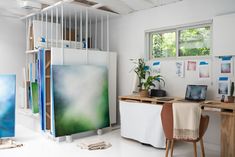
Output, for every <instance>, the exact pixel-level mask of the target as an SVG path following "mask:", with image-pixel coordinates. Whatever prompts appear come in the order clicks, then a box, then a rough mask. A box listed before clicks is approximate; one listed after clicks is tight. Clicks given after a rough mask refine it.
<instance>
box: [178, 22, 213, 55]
mask: <svg viewBox="0 0 235 157" xmlns="http://www.w3.org/2000/svg"><path fill="white" fill-rule="evenodd" d="M179 33H180V35H179V56H205V55H210V45H211V43H210V42H211V33H210V27H209V26H207V27H201V28H190V29H186V30H182V31H179Z"/></svg>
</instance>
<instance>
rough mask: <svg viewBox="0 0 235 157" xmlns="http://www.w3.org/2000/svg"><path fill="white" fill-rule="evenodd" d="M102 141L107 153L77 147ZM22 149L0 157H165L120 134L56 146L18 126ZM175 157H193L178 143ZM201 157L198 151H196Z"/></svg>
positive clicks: (211, 156)
mask: <svg viewBox="0 0 235 157" xmlns="http://www.w3.org/2000/svg"><path fill="white" fill-rule="evenodd" d="M97 139H101V140H105V141H107V142H109V143H111V144H112V147H111V148H108V149H106V150H95V151H89V150H84V149H80V148H79V147H78V146H77V144H78V143H80V142H81V141H84V140H97ZM15 140H16V141H17V142H18V143H22V144H24V146H23V147H20V148H13V149H6V150H0V157H49V156H51V157H164V156H165V150H164V149H156V148H154V147H151V146H146V145H142V144H140V143H139V142H136V141H133V140H128V139H125V138H122V137H121V136H120V130H115V131H112V132H108V133H105V134H103V135H100V136H98V135H95V136H91V137H86V138H82V139H78V140H75V141H73V142H72V143H66V142H62V143H57V142H55V141H52V140H50V139H47V138H46V137H45V136H43V135H42V134H40V133H36V132H33V131H31V130H29V129H27V128H25V127H23V126H21V125H17V127H16V138H15ZM174 150H175V151H174V157H193V146H192V144H188V143H182V142H180V143H179V142H178V143H176V146H175V149H174ZM198 156H200V147H198ZM206 157H219V153H218V152H215V151H210V150H208V149H206Z"/></svg>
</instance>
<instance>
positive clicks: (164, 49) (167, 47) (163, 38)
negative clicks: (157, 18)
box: [151, 32, 176, 58]
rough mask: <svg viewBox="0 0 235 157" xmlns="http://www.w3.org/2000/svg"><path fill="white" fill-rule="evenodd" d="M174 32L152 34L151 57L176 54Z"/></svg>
mask: <svg viewBox="0 0 235 157" xmlns="http://www.w3.org/2000/svg"><path fill="white" fill-rule="evenodd" d="M175 34H176V33H175V32H167V33H154V34H152V37H151V40H152V45H151V50H152V56H153V58H157V57H174V56H176V42H175V41H176V36H175Z"/></svg>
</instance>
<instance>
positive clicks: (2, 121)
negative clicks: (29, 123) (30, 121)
mask: <svg viewBox="0 0 235 157" xmlns="http://www.w3.org/2000/svg"><path fill="white" fill-rule="evenodd" d="M15 95H16V75H0V138H2V137H14V136H15Z"/></svg>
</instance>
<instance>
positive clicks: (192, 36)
mask: <svg viewBox="0 0 235 157" xmlns="http://www.w3.org/2000/svg"><path fill="white" fill-rule="evenodd" d="M149 39H150V44H149V46H150V49H149V50H150V53H151V54H150V56H151V58H164V57H176V56H179V57H181V56H208V55H210V51H211V26H210V24H204V25H199V26H198V25H197V26H190V27H183V28H175V29H171V30H170V31H156V32H150V33H149Z"/></svg>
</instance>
